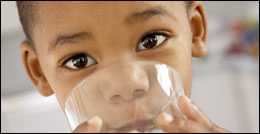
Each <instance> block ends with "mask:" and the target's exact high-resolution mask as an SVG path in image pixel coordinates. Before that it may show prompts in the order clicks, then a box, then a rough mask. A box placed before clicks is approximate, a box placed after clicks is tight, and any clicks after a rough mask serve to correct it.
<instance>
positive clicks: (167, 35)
mask: <svg viewBox="0 0 260 134" xmlns="http://www.w3.org/2000/svg"><path fill="white" fill-rule="evenodd" d="M149 36H150V37H151V36H163V38H165V39H164V40H163V41H162V42H161V43H159V44H158V45H157V46H155V47H152V48H148V49H144V50H138V47H139V45H140V43H142V42H143V41H144V40H145V39H146V38H148V37H149ZM171 36H172V35H171V34H170V32H168V31H165V30H164V31H162V30H153V31H152V32H148V33H145V34H144V36H142V38H141V39H140V40H139V41H138V43H137V47H136V48H135V51H136V52H141V51H145V50H150V49H155V48H158V47H161V46H162V45H163V44H165V42H166V41H167V40H168V39H169V38H170V37H171ZM157 39H158V38H157ZM156 41H158V40H156Z"/></svg>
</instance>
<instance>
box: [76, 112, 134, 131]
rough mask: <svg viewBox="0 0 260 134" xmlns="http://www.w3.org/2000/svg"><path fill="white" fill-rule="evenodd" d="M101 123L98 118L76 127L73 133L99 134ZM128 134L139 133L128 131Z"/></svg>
mask: <svg viewBox="0 0 260 134" xmlns="http://www.w3.org/2000/svg"><path fill="white" fill-rule="evenodd" d="M102 126H103V121H102V119H101V118H99V117H98V116H95V117H93V118H91V119H90V120H88V122H86V123H83V124H81V125H80V126H78V127H77V128H76V129H75V130H74V131H73V133H101V132H102V131H101V130H102ZM128 133H139V132H138V131H137V130H130V131H129V132H128Z"/></svg>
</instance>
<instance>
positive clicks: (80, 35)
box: [48, 32, 91, 51]
mask: <svg viewBox="0 0 260 134" xmlns="http://www.w3.org/2000/svg"><path fill="white" fill-rule="evenodd" d="M90 36H91V34H90V33H88V32H76V33H59V34H57V35H56V37H55V38H54V39H53V40H52V41H51V43H50V44H51V46H50V47H49V49H48V50H49V51H51V49H53V48H55V47H57V46H62V45H64V44H66V43H71V42H73V41H76V40H81V39H85V38H88V37H90Z"/></svg>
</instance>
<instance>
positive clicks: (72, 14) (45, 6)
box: [36, 1, 184, 24]
mask: <svg viewBox="0 0 260 134" xmlns="http://www.w3.org/2000/svg"><path fill="white" fill-rule="evenodd" d="M36 5H38V6H37V9H38V10H37V11H38V12H39V14H38V15H37V16H38V18H37V20H40V21H38V22H39V23H46V24H47V23H48V22H49V23H59V24H66V23H69V22H73V21H77V22H82V21H83V20H86V19H84V18H87V20H86V21H88V22H92V21H95V23H98V21H99V23H103V22H104V21H103V20H106V22H109V21H114V22H121V20H122V19H124V17H125V16H127V15H129V14H130V13H133V12H139V11H143V10H145V9H148V8H152V7H161V8H164V9H166V10H167V11H168V12H169V13H171V14H173V15H177V14H179V13H180V11H183V10H181V9H183V8H184V6H182V5H183V2H156V1H153V2H38V4H36ZM115 18H116V19H115ZM68 19H70V21H69V22H66V21H67V20H68Z"/></svg>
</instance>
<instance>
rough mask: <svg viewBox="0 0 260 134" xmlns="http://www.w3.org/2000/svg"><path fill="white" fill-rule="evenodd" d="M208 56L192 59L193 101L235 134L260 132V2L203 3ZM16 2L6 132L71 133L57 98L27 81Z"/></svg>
mask: <svg viewBox="0 0 260 134" xmlns="http://www.w3.org/2000/svg"><path fill="white" fill-rule="evenodd" d="M204 4H205V8H206V11H207V14H208V22H209V25H208V26H209V36H208V37H209V38H208V49H209V55H208V56H207V57H205V58H202V59H193V84H192V96H191V98H192V100H193V101H194V102H195V104H196V105H198V106H199V107H200V108H201V109H202V110H203V112H205V113H206V114H207V115H208V116H209V118H210V119H211V120H212V121H214V122H216V124H219V125H220V126H223V127H225V128H227V129H229V130H230V131H232V132H259V1H255V2H254V1H251V2H249V1H248V2H247V1H245V2H242V1H240V2H235V1H231V2H225V1H221V2H213V1H212V2H204ZM23 39H24V35H23V32H22V29H21V26H20V23H19V21H18V16H17V10H16V6H15V2H3V1H1V132H70V131H69V126H68V124H67V122H66V119H65V116H64V114H63V112H62V111H61V109H60V108H59V107H58V104H57V101H56V99H55V96H50V97H42V96H40V95H39V94H38V92H37V91H36V89H35V88H34V87H33V86H32V84H31V82H30V81H29V79H28V77H27V76H26V74H25V72H24V70H23V66H22V64H21V60H20V53H19V43H20V42H21V41H22V40H23Z"/></svg>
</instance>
